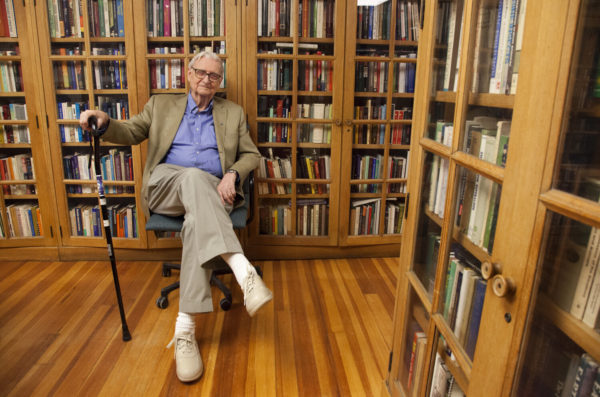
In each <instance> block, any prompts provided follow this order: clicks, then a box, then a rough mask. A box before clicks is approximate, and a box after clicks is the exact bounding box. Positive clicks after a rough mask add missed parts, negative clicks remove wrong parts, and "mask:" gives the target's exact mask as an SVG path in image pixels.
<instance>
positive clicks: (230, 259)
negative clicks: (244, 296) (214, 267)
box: [221, 252, 254, 287]
mask: <svg viewBox="0 0 600 397" xmlns="http://www.w3.org/2000/svg"><path fill="white" fill-rule="evenodd" d="M221 258H223V260H224V261H225V262H227V264H228V265H229V267H230V268H231V270H232V271H233V274H234V276H235V279H236V280H237V282H238V284H239V285H240V286H241V287H243V285H244V284H243V283H244V280H245V279H246V277H247V276H248V271H252V270H253V269H254V267H252V265H251V264H250V262H249V261H248V259H247V258H246V257H245V256H244V254H241V253H237V252H236V253H232V254H230V253H227V254H221Z"/></svg>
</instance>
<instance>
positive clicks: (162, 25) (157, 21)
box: [133, 0, 242, 248]
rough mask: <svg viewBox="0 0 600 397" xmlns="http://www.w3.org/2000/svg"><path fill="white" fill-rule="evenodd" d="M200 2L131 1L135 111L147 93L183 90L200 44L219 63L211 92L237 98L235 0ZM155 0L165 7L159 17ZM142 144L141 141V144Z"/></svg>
mask: <svg viewBox="0 0 600 397" xmlns="http://www.w3.org/2000/svg"><path fill="white" fill-rule="evenodd" d="M206 3H207V2H206V1H203V2H202V1H200V0H178V1H176V0H171V1H170V2H164V3H163V2H160V3H158V2H156V1H151V0H144V1H135V2H133V8H134V11H133V12H134V15H141V16H144V17H143V18H138V19H137V20H136V23H135V48H136V65H137V69H136V77H137V82H138V86H137V87H138V93H137V95H138V103H139V108H138V109H137V111H138V112H139V111H141V110H142V108H143V106H144V104H145V103H146V102H147V101H148V99H149V98H150V96H151V95H155V94H169V93H171V94H176V93H179V94H181V93H187V92H188V82H187V69H188V63H189V61H190V59H191V58H192V57H193V56H194V54H195V53H197V52H200V51H203V50H206V49H210V50H211V51H213V52H215V53H217V54H219V56H220V57H221V58H222V59H223V62H224V65H225V78H224V79H223V83H222V86H221V87H220V88H219V90H218V92H217V95H218V96H222V97H224V98H227V99H230V100H232V101H234V102H237V103H240V97H241V91H240V90H241V81H242V79H241V77H240V76H239V74H240V71H241V68H240V63H239V59H238V58H239V55H238V44H237V43H238V42H239V37H238V34H240V32H239V27H238V23H237V21H238V20H239V18H240V16H239V15H238V14H239V13H240V7H241V3H240V4H238V3H237V2H232V1H225V0H215V1H213V2H210V3H211V4H213V7H207V10H210V11H209V12H206V13H204V14H203V13H202V11H201V5H202V4H205V5H206ZM159 4H162V5H163V6H164V7H165V8H164V10H165V12H164V13H163V15H162V16H161V13H160V12H159V11H160V10H159ZM167 4H169V6H168V7H167V6H166V5H167ZM167 10H168V12H167ZM167 15H168V16H169V17H168V18H167V17H166V16H167ZM145 145H146V143H142V147H144V146H145ZM143 152H144V153H145V150H143ZM180 246H181V242H180V240H179V239H178V238H172V237H169V236H159V237H157V236H155V235H154V233H149V234H148V247H149V248H172V247H180Z"/></svg>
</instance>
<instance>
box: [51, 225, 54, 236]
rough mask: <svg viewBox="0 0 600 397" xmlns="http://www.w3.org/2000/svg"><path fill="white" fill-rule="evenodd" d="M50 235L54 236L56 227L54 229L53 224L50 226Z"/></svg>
mask: <svg viewBox="0 0 600 397" xmlns="http://www.w3.org/2000/svg"><path fill="white" fill-rule="evenodd" d="M50 237H51V238H54V229H52V226H50Z"/></svg>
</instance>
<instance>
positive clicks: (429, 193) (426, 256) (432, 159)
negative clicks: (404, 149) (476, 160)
mask: <svg viewBox="0 0 600 397" xmlns="http://www.w3.org/2000/svg"><path fill="white" fill-rule="evenodd" d="M442 160H443V161H442ZM442 162H446V159H442V158H440V157H439V156H436V155H434V154H431V153H427V154H426V157H425V163H424V169H423V172H424V175H425V180H424V181H423V185H422V187H421V203H420V205H419V223H418V229H417V241H416V246H415V258H414V262H413V270H414V272H415V273H416V275H417V277H418V278H419V280H421V283H422V284H423V286H424V287H425V289H426V290H427V292H428V293H429V295H430V296H431V295H432V294H433V285H434V279H435V272H436V267H437V262H438V250H439V245H440V237H441V233H442V217H441V216H440V215H442V216H443V212H442V211H443V207H444V204H445V201H446V200H445V195H446V193H445V187H444V184H443V182H442V181H443V180H447V178H448V169H447V167H440V164H441V163H442ZM438 185H439V186H438ZM438 193H439V194H438ZM436 207H437V208H438V209H441V210H442V211H438V213H436V212H435V211H436Z"/></svg>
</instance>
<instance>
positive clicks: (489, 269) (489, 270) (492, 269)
mask: <svg viewBox="0 0 600 397" xmlns="http://www.w3.org/2000/svg"><path fill="white" fill-rule="evenodd" d="M499 273H500V265H499V264H497V263H492V262H490V261H485V262H483V263H482V264H481V275H482V276H483V279H484V280H489V279H491V278H492V277H494V276H495V275H496V274H499Z"/></svg>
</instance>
